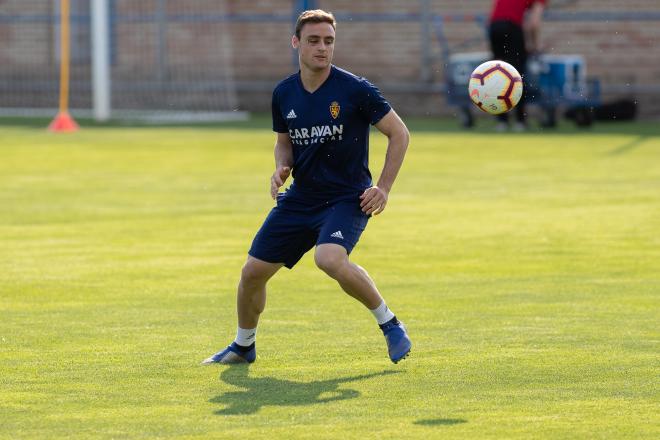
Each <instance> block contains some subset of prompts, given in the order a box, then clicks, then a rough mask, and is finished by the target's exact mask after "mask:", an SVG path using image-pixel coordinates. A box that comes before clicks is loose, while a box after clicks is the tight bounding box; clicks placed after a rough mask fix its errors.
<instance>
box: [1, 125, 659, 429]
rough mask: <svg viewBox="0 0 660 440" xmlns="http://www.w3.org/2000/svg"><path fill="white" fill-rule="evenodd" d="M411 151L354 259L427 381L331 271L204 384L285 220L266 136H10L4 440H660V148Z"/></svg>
mask: <svg viewBox="0 0 660 440" xmlns="http://www.w3.org/2000/svg"><path fill="white" fill-rule="evenodd" d="M452 124H453V122H452ZM411 127H412V143H411V146H410V149H409V153H408V156H407V159H406V162H405V164H404V168H403V170H402V172H401V175H400V177H399V179H398V180H397V182H396V185H395V188H394V190H393V193H392V194H391V196H390V202H389V205H388V208H387V210H386V211H385V212H384V213H383V214H382V215H381V216H379V217H376V218H374V219H373V220H372V221H371V222H370V224H369V226H368V228H367V230H366V232H365V234H364V235H363V237H362V240H361V241H360V244H359V245H358V247H357V249H356V251H355V252H354V254H353V259H354V261H356V262H358V263H359V264H361V265H363V266H365V267H366V268H367V269H368V270H369V271H370V273H371V275H372V276H373V277H374V279H375V280H376V282H377V284H378V285H379V288H380V290H381V291H382V293H383V294H384V296H385V297H386V299H387V301H388V303H389V305H390V306H391V307H392V308H393V310H394V311H395V312H396V313H397V315H398V316H399V317H400V318H401V319H403V320H404V321H405V322H406V324H407V326H408V328H409V331H410V334H411V337H412V339H413V344H414V346H413V351H412V355H411V357H410V358H409V359H407V360H405V361H404V362H402V363H400V364H398V365H392V364H391V363H390V362H389V360H388V358H387V354H386V348H385V343H384V340H383V338H382V335H381V334H380V331H379V330H378V328H377V327H376V325H375V322H374V321H373V318H372V317H371V315H370V314H369V313H368V311H366V310H364V309H363V308H362V307H361V306H359V305H358V303H357V302H355V301H353V300H352V299H350V298H349V297H348V296H346V295H345V294H343V293H342V292H341V291H340V289H339V288H338V286H337V285H336V284H335V283H334V282H333V281H332V280H330V279H328V278H327V277H326V276H325V275H323V274H322V273H321V272H320V271H319V270H318V269H316V268H315V266H314V264H313V261H312V258H311V255H307V256H305V258H304V259H303V260H302V262H301V263H300V264H299V266H296V268H295V269H294V270H292V271H286V270H282V271H281V272H280V273H279V274H278V275H277V276H276V277H275V279H274V280H273V281H272V282H271V284H270V290H269V300H268V305H267V308H266V312H265V313H264V315H263V316H262V321H261V324H260V327H259V336H258V355H259V357H258V359H257V362H256V363H255V364H253V365H252V366H251V367H250V368H249V369H248V368H241V367H236V368H228V367H220V366H215V367H203V366H200V365H199V362H200V361H201V360H202V359H203V358H205V357H206V356H208V355H209V354H211V353H213V352H214V351H216V350H217V349H220V348H222V347H223V346H225V345H226V344H227V343H229V342H230V341H231V339H232V338H233V337H234V333H235V327H236V321H235V310H234V307H235V306H234V304H235V286H236V284H237V281H238V275H239V271H240V268H241V266H242V264H243V262H244V259H245V256H246V251H247V248H248V247H249V244H250V241H251V239H252V237H253V235H254V233H255V232H256V230H257V228H258V227H259V225H260V224H261V222H262V220H263V219H264V217H265V215H266V213H267V212H268V210H269V209H270V207H271V206H272V201H271V199H270V198H269V193H268V188H269V177H270V173H271V172H272V166H273V165H272V153H271V151H272V144H273V139H274V137H273V134H272V133H271V132H270V130H269V129H268V126H267V123H264V120H257V121H256V122H252V123H248V124H240V123H237V124H232V125H230V126H228V127H225V128H223V129H218V128H214V127H197V128H185V127H180V128H176V127H169V128H164V127H163V128H146V127H129V128H126V127H124V128H122V127H110V128H107V127H106V128H103V127H93V128H86V129H83V130H82V131H80V132H79V133H76V134H71V135H53V134H49V133H47V132H46V131H45V130H44V129H43V128H41V127H39V128H37V127H35V126H29V125H22V126H21V125H12V124H9V125H4V126H0V158H1V159H0V249H1V252H0V268H1V271H2V272H1V275H0V317H1V318H0V385H1V392H0V422H1V423H0V438H3V439H23V438H34V439H47V438H89V439H95V438H98V439H110V438H115V439H123V438H164V439H165V438H168V439H169V438H181V439H184V438H185V439H195V438H199V439H209V438H234V439H235V438H246V439H249V438H296V439H297V438H308V439H319V438H336V439H341V438H386V437H395V438H406V439H407V438H410V439H415V438H420V439H429V438H443V439H484V438H506V439H511V438H520V439H530V438H535V439H536V438H550V439H558V438H566V439H574V438H611V439H641V438H658V436H660V417H659V416H658V413H659V407H660V390H659V387H658V383H659V382H658V377H660V356H659V353H660V344H659V340H660V331H659V327H660V325H659V324H660V165H659V164H660V129H658V128H656V126H655V125H653V124H650V123H649V124H641V123H640V124H632V125H625V124H620V125H614V126H605V125H603V126H597V127H595V128H594V129H592V130H590V131H586V132H580V131H576V130H574V129H572V128H570V127H569V128H565V129H562V130H559V131H558V132H551V133H540V132H532V133H528V134H521V135H513V134H501V135H500V134H493V133H491V132H490V131H489V130H488V128H487V127H485V128H483V129H481V130H479V131H476V132H473V133H465V132H460V131H454V130H449V129H447V128H448V127H449V125H448V123H447V124H441V123H436V122H433V121H429V120H426V121H411ZM442 128H445V130H439V129H442ZM384 149H385V144H384V140H383V138H382V136H377V135H374V136H373V138H372V158H371V161H372V170H373V171H374V174H378V172H379V170H380V166H381V164H382V159H383V156H384Z"/></svg>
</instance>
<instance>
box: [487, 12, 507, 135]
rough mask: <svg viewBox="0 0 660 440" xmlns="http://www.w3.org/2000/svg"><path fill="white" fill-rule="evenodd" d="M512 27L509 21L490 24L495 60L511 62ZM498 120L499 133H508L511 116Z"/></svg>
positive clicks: (490, 36) (499, 117) (498, 117)
mask: <svg viewBox="0 0 660 440" xmlns="http://www.w3.org/2000/svg"><path fill="white" fill-rule="evenodd" d="M511 26H512V24H511V23H510V22H508V21H494V22H492V23H491V24H490V27H489V28H488V38H489V40H490V49H491V52H492V53H493V59H495V60H502V61H506V62H510V60H511V57H512V52H511V50H510V49H511V46H510V43H509V41H510V38H511ZM495 118H496V119H497V125H496V126H495V128H496V130H497V131H506V130H507V129H508V127H509V115H508V114H507V113H502V114H500V115H497V116H496V117H495Z"/></svg>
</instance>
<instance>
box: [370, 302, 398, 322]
mask: <svg viewBox="0 0 660 440" xmlns="http://www.w3.org/2000/svg"><path fill="white" fill-rule="evenodd" d="M370 311H371V313H372V314H373V315H374V317H375V318H376V321H378V325H382V324H385V323H386V322H387V321H389V320H391V319H392V318H394V313H392V311H391V310H390V309H389V308H388V307H387V305H386V304H385V301H383V302H382V303H380V305H379V306H378V307H376V308H375V309H372V310H370Z"/></svg>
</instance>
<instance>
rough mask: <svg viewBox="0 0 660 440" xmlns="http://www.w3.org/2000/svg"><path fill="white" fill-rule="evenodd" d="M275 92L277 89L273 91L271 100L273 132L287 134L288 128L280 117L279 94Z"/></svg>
mask: <svg viewBox="0 0 660 440" xmlns="http://www.w3.org/2000/svg"><path fill="white" fill-rule="evenodd" d="M277 91H278V89H275V90H273V100H272V104H271V108H272V113H273V131H274V132H277V133H288V132H289V127H288V126H287V125H286V121H285V120H284V116H282V112H281V111H280V102H279V94H278V93H277Z"/></svg>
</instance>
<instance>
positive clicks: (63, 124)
mask: <svg viewBox="0 0 660 440" xmlns="http://www.w3.org/2000/svg"><path fill="white" fill-rule="evenodd" d="M48 130H50V131H59V132H71V131H77V130H78V124H76V121H74V120H73V118H72V117H71V115H70V114H69V112H59V113H58V114H57V116H55V119H53V121H52V122H51V123H50V125H49V126H48Z"/></svg>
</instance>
